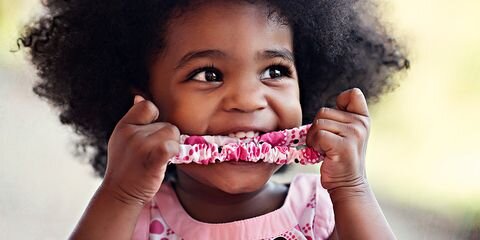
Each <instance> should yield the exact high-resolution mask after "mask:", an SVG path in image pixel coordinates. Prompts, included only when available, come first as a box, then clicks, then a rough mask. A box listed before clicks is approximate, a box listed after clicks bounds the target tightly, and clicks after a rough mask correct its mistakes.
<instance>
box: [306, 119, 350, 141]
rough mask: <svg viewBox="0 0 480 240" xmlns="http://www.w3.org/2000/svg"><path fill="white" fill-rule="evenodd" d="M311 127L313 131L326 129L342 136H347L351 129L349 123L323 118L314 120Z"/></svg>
mask: <svg viewBox="0 0 480 240" xmlns="http://www.w3.org/2000/svg"><path fill="white" fill-rule="evenodd" d="M311 128H313V131H319V130H326V131H329V132H332V133H334V134H337V135H340V136H342V137H346V136H348V135H349V134H350V132H351V131H352V129H351V128H352V127H351V125H349V124H345V123H341V122H337V121H334V120H330V119H323V118H321V119H317V120H315V122H314V124H312V127H311Z"/></svg>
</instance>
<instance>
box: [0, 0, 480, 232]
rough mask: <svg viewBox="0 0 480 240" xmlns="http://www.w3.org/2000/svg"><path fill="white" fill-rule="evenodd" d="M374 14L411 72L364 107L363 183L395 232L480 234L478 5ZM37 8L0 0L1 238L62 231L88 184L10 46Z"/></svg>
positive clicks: (406, 2)
mask: <svg viewBox="0 0 480 240" xmlns="http://www.w3.org/2000/svg"><path fill="white" fill-rule="evenodd" d="M381 10H382V13H383V15H384V19H385V21H386V22H387V24H388V26H389V27H390V28H391V29H392V30H393V32H394V33H395V34H396V35H397V36H398V37H399V39H400V40H401V41H403V42H404V43H405V44H406V46H407V47H408V49H409V52H410V60H411V66H412V68H411V69H410V70H409V71H408V72H407V73H406V74H404V75H401V76H398V77H399V79H400V80H399V81H398V83H399V86H398V88H397V89H396V90H395V91H394V92H392V93H389V94H387V95H385V96H383V97H382V98H381V100H380V102H379V103H378V104H376V105H372V106H370V109H371V110H370V111H371V113H372V125H373V127H372V132H371V136H370V140H369V148H368V154H367V158H368V159H367V171H368V176H369V179H370V181H371V183H372V185H373V187H374V190H375V192H376V193H377V196H378V198H379V200H380V203H381V205H382V207H383V209H384V211H385V214H386V216H387V218H388V220H389V222H390V224H391V225H392V228H393V229H394V231H395V233H396V234H397V236H398V238H399V239H480V106H479V105H480V16H479V14H478V13H479V11H480V1H478V0H459V1H455V2H454V1H447V0H435V1H433V0H393V1H388V2H386V3H384V2H382V3H381ZM39 13H41V7H40V4H39V1H36V0H16V1H7V0H0V97H1V98H2V101H1V102H0V164H1V165H0V189H2V190H1V191H2V193H0V238H1V239H31V238H34V239H62V238H66V236H67V235H68V233H69V232H70V231H71V230H72V229H73V226H74V224H75V223H76V221H77V220H78V219H79V217H80V215H81V213H82V212H83V209H84V207H85V206H86V204H87V202H88V201H89V199H90V197H91V195H92V194H93V192H94V191H95V189H96V186H98V184H99V180H98V179H94V178H93V177H92V174H91V171H90V169H89V167H88V166H87V165H86V164H85V163H84V162H82V161H83V160H82V161H79V160H75V159H74V158H73V156H72V155H71V150H72V148H73V147H72V141H73V140H74V139H75V136H74V135H73V134H72V132H71V130H70V129H68V128H66V127H64V126H61V125H60V123H59V121H58V120H57V117H56V115H55V114H56V112H55V111H54V110H52V109H51V108H50V107H49V106H48V105H47V104H46V103H44V102H41V101H39V100H38V98H36V97H35V96H34V95H33V93H32V92H31V86H32V83H33V82H34V81H35V75H34V70H33V69H32V68H31V66H29V65H28V64H27V61H26V60H25V58H24V56H23V52H17V53H12V52H11V51H10V50H15V49H16V37H17V36H18V34H19V32H20V31H21V27H22V25H23V24H25V23H26V22H27V21H28V20H29V19H31V18H32V17H34V16H35V14H39ZM296 170H299V171H302V170H305V169H298V168H296ZM308 171H312V170H311V169H310V170H308ZM25 226H30V227H25ZM2 234H3V235H2ZM12 237H13V238H12Z"/></svg>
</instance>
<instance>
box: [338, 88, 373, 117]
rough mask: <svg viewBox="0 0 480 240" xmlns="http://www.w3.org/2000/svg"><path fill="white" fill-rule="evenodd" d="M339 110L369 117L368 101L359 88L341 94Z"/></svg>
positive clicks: (339, 96)
mask: <svg viewBox="0 0 480 240" xmlns="http://www.w3.org/2000/svg"><path fill="white" fill-rule="evenodd" d="M337 109H339V110H343V111H347V112H351V113H356V114H360V115H363V116H366V117H368V115H369V113H368V106H367V100H366V99H365V96H364V95H363V93H362V91H361V90H360V89H359V88H353V89H349V90H346V91H344V92H342V93H340V94H339V95H338V97H337Z"/></svg>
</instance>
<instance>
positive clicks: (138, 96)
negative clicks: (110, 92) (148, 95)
mask: <svg viewBox="0 0 480 240" xmlns="http://www.w3.org/2000/svg"><path fill="white" fill-rule="evenodd" d="M143 100H145V98H143V97H142V96H140V95H135V98H133V104H134V105H135V104H137V103H139V102H141V101H143Z"/></svg>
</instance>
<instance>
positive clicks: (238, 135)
mask: <svg viewBox="0 0 480 240" xmlns="http://www.w3.org/2000/svg"><path fill="white" fill-rule="evenodd" d="M246 135H247V134H246V133H245V132H237V133H236V134H235V137H237V138H244V137H245V136H246Z"/></svg>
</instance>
